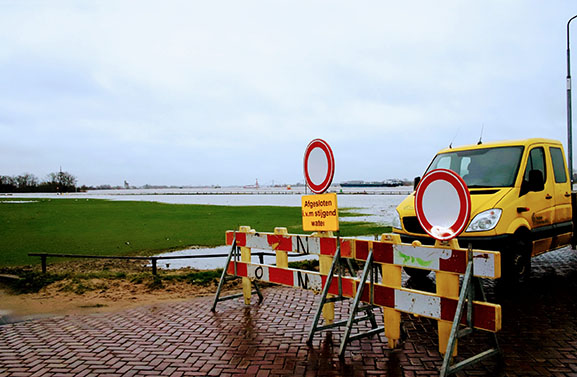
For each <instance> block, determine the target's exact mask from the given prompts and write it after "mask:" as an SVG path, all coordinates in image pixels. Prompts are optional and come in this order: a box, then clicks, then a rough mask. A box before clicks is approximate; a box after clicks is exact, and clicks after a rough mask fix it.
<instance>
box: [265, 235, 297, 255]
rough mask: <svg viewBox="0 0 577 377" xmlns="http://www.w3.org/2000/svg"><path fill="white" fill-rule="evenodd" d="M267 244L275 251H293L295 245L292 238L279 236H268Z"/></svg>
mask: <svg viewBox="0 0 577 377" xmlns="http://www.w3.org/2000/svg"><path fill="white" fill-rule="evenodd" d="M267 242H268V244H269V245H270V247H271V248H272V249H273V250H280V251H292V249H293V243H292V239H291V238H290V237H286V236H283V235H277V234H267Z"/></svg>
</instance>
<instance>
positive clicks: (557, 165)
mask: <svg viewBox="0 0 577 377" xmlns="http://www.w3.org/2000/svg"><path fill="white" fill-rule="evenodd" d="M549 154H550V156H551V165H552V170H553V176H554V180H553V184H554V186H555V194H554V196H555V198H554V200H555V217H554V220H553V221H554V224H555V225H554V228H555V238H554V239H553V245H552V246H551V247H552V248H556V247H559V246H563V245H567V244H569V243H570V242H571V231H572V229H573V225H572V219H571V217H572V216H571V183H570V182H569V178H568V174H567V167H566V165H565V156H564V155H563V150H562V149H561V148H560V147H553V146H551V147H549Z"/></svg>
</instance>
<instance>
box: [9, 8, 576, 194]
mask: <svg viewBox="0 0 577 377" xmlns="http://www.w3.org/2000/svg"><path fill="white" fill-rule="evenodd" d="M575 14H577V3H576V2H575V1H573V0H571V1H569V0H567V1H561V0H553V1H542V0H540V1H527V0H522V1H521V0H518V1H507V0H495V1H491V0H489V1H430V0H429V1H382V0H381V1H334V0H331V1H310V0H307V1H299V0H291V1H191V0H183V1H170V0H168V1H167V0H163V1H160V0H156V1H148V0H135V1H121V0H110V1H78V0H74V1H53V0H50V1H48V0H47V1H17V0H10V1H6V0H0V46H1V48H0V175H17V174H21V173H24V172H29V173H33V174H35V175H36V176H37V177H39V178H40V179H43V178H45V176H46V175H47V174H48V173H50V172H54V171H58V169H59V168H60V166H61V167H62V169H63V170H64V171H68V172H70V173H72V174H74V175H75V176H76V177H78V180H79V183H80V184H85V185H99V184H113V185H121V184H122V183H123V181H124V180H127V181H128V182H129V183H130V184H131V185H143V184H147V183H148V184H164V185H203V184H207V185H209V184H219V185H235V184H238V185H246V184H253V183H254V181H255V179H256V178H258V180H259V182H260V183H261V184H271V183H272V182H273V181H274V182H275V183H295V182H298V181H303V168H302V165H303V155H304V151H305V148H306V146H307V144H308V143H309V142H310V141H311V140H312V139H315V138H322V139H324V140H326V141H327V142H328V143H329V144H330V145H331V147H332V149H333V152H334V155H335V160H336V172H335V178H334V181H335V182H341V181H346V180H354V179H362V180H383V179H387V178H412V177H414V176H416V175H420V174H421V173H422V172H423V170H424V169H425V168H426V166H427V165H428V163H429V161H430V159H431V158H432V157H433V155H434V154H435V152H436V151H438V150H439V149H441V148H444V147H447V146H448V145H449V143H451V141H452V140H454V141H453V145H454V146H455V145H464V144H471V143H476V142H477V140H478V139H479V135H480V133H481V129H482V128H484V132H483V140H484V141H495V140H502V139H520V138H527V137H549V138H555V139H559V140H562V141H563V142H564V143H566V132H567V131H566V92H565V76H566V60H565V57H566V24H567V21H568V19H569V18H570V17H572V16H573V15H575ZM571 38H572V40H575V49H574V50H575V54H576V55H575V57H574V58H573V60H574V61H575V67H576V69H577V21H576V22H575V24H572V33H571ZM574 75H575V76H576V77H577V71H575V72H574ZM575 102H577V101H575ZM575 112H576V113H577V109H576V110H575ZM575 149H577V148H575Z"/></svg>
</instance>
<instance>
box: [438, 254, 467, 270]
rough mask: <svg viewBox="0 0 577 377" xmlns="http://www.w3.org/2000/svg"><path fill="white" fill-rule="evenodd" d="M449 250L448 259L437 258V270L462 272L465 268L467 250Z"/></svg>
mask: <svg viewBox="0 0 577 377" xmlns="http://www.w3.org/2000/svg"><path fill="white" fill-rule="evenodd" d="M451 252H452V254H451V257H450V258H449V259H443V258H440V259H439V270H441V271H446V272H456V273H459V274H464V273H465V271H466V270H467V252H466V251H462V250H461V251H459V250H451Z"/></svg>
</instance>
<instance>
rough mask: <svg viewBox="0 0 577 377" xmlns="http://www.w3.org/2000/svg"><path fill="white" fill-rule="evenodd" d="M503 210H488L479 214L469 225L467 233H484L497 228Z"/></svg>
mask: <svg viewBox="0 0 577 377" xmlns="http://www.w3.org/2000/svg"><path fill="white" fill-rule="evenodd" d="M502 213H503V210H501V209H499V208H493V209H488V210H486V211H483V212H481V213H479V214H478V215H477V216H475V218H473V221H471V223H470V224H469V227H468V228H467V230H466V232H484V231H486V230H491V229H493V228H495V227H496V226H497V223H498V222H499V219H500V218H501V214H502Z"/></svg>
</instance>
